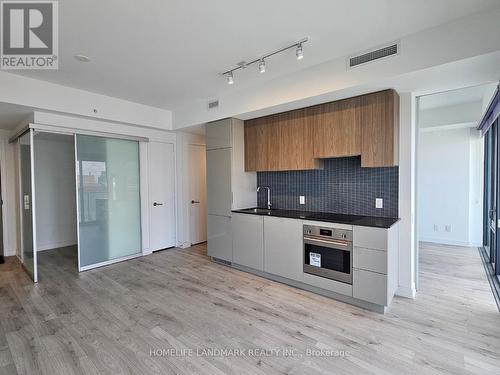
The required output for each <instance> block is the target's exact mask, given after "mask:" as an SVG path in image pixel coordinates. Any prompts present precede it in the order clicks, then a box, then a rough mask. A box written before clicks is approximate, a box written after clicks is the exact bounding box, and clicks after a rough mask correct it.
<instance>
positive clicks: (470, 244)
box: [419, 237, 482, 247]
mask: <svg viewBox="0 0 500 375" xmlns="http://www.w3.org/2000/svg"><path fill="white" fill-rule="evenodd" d="M419 242H429V243H435V244H438V245H449V246H463V247H480V246H482V245H481V244H476V243H473V242H465V241H453V240H446V239H442V238H426V237H420V238H419Z"/></svg>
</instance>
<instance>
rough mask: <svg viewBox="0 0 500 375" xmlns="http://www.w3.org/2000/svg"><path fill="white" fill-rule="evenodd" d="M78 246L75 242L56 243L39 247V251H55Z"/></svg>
mask: <svg viewBox="0 0 500 375" xmlns="http://www.w3.org/2000/svg"><path fill="white" fill-rule="evenodd" d="M76 245H77V243H76V242H75V240H71V241H61V242H54V243H50V244H43V245H38V251H45V250H53V249H59V248H61V247H69V246H76Z"/></svg>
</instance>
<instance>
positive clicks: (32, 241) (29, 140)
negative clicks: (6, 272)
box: [18, 129, 38, 283]
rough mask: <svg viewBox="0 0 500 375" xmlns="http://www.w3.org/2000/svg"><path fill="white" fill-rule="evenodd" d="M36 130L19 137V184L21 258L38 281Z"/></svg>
mask: <svg viewBox="0 0 500 375" xmlns="http://www.w3.org/2000/svg"><path fill="white" fill-rule="evenodd" d="M33 137H34V131H33V129H30V130H29V132H27V133H26V134H24V135H23V136H22V137H20V138H19V141H18V142H19V186H20V189H21V202H20V204H21V249H22V251H21V259H22V263H23V266H24V269H25V270H26V271H27V272H28V274H29V275H30V276H31V278H32V279H33V281H34V282H35V283H36V282H38V270H37V251H36V249H37V245H36V229H35V228H36V215H35V178H34V151H33Z"/></svg>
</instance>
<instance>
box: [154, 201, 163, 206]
mask: <svg viewBox="0 0 500 375" xmlns="http://www.w3.org/2000/svg"><path fill="white" fill-rule="evenodd" d="M153 206H155V207H156V206H163V203H158V202H154V203H153Z"/></svg>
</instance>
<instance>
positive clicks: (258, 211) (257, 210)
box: [240, 208, 273, 215]
mask: <svg viewBox="0 0 500 375" xmlns="http://www.w3.org/2000/svg"><path fill="white" fill-rule="evenodd" d="M240 211H241V212H253V213H255V214H260V215H265V214H267V215H271V213H272V212H273V209H270V210H268V209H267V208H247V209H245V210H240Z"/></svg>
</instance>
